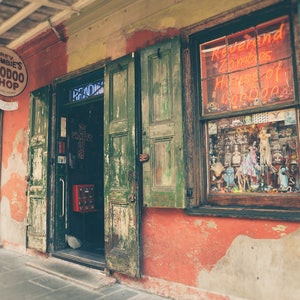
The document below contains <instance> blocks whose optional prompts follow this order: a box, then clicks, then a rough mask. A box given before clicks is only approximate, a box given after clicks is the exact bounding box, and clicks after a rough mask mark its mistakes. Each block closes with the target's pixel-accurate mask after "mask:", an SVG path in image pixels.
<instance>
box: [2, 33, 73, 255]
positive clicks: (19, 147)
mask: <svg viewBox="0 0 300 300" xmlns="http://www.w3.org/2000/svg"><path fill="white" fill-rule="evenodd" d="M60 30H63V28H60ZM65 46H66V45H65V44H64V43H62V42H60V41H59V40H58V39H57V37H56V36H55V34H54V33H53V32H52V31H48V32H45V33H43V34H42V36H41V37H38V38H36V39H35V40H34V41H30V43H29V44H25V45H23V46H22V47H21V48H20V49H17V50H16V52H17V53H18V55H19V56H20V57H21V58H22V59H23V61H24V63H25V65H26V68H27V71H28V83H27V86H26V89H25V90H24V92H23V93H22V94H20V95H18V96H16V97H14V99H13V101H16V102H18V109H17V110H15V111H5V112H4V116H3V138H2V165H1V166H2V169H1V199H0V224H1V225H0V230H1V232H0V242H1V243H2V244H3V245H4V246H6V247H13V248H21V249H25V247H26V216H27V198H26V188H27V182H26V180H25V176H26V175H27V174H28V170H27V168H28V126H29V103H30V100H29V99H30V92H31V91H33V90H35V89H37V88H40V87H42V86H45V85H48V84H50V82H51V81H52V80H53V79H54V78H55V77H58V76H60V75H62V74H65V73H66V61H67V59H66V49H65ZM3 100H7V101H12V99H3Z"/></svg>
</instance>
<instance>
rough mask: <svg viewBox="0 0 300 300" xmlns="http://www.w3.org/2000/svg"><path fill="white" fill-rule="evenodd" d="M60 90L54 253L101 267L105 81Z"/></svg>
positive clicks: (102, 260) (102, 248) (102, 252)
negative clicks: (62, 100) (61, 101)
mask: <svg viewBox="0 0 300 300" xmlns="http://www.w3.org/2000/svg"><path fill="white" fill-rule="evenodd" d="M77 84H79V85H77ZM62 91H64V92H65V93H63V94H62V95H63V96H64V97H63V98H64V99H67V101H66V100H65V101H64V103H62V104H61V106H60V109H59V111H60V119H59V123H60V124H59V127H60V128H59V129H60V130H59V137H58V145H57V148H58V154H57V157H58V168H57V172H56V174H57V176H56V178H57V187H58V188H57V200H56V223H57V226H56V228H55V232H56V234H55V236H56V239H55V241H56V242H55V245H54V256H56V257H60V258H64V259H67V260H71V261H74V262H78V263H82V264H85V265H89V266H95V267H104V190H103V186H104V184H103V181H104V178H103V176H104V167H103V118H104V116H103V108H104V104H103V80H102V81H99V80H98V81H96V82H88V83H84V84H82V82H81V83H79V82H78V83H77V82H76V85H75V87H74V86H71V87H68V88H67V89H66V88H65V87H63V89H62ZM59 98H60V97H58V99H59Z"/></svg>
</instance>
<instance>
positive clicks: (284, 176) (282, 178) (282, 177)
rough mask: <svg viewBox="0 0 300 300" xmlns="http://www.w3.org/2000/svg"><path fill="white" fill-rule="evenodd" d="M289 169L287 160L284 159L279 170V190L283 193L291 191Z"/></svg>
mask: <svg viewBox="0 0 300 300" xmlns="http://www.w3.org/2000/svg"><path fill="white" fill-rule="evenodd" d="M288 172H289V168H288V166H287V165H286V160H285V159H284V158H283V159H282V164H281V166H280V168H279V186H280V187H279V189H280V190H281V191H287V190H288V189H289V177H288Z"/></svg>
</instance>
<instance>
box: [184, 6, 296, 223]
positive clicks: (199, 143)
mask: <svg viewBox="0 0 300 300" xmlns="http://www.w3.org/2000/svg"><path fill="white" fill-rule="evenodd" d="M266 2H268V1H266ZM278 2H279V3H278V4H275V5H269V6H268V5H266V4H265V6H264V7H259V6H258V8H261V9H260V10H257V8H256V7H255V6H256V5H255V3H253V4H252V5H248V6H244V7H241V8H240V10H239V12H238V11H237V10H233V11H230V12H229V13H228V15H229V17H227V18H226V16H225V14H224V15H223V16H219V17H220V20H219V21H218V20H217V18H214V19H213V20H211V22H209V21H206V22H204V23H202V24H200V25H197V26H193V27H192V28H187V29H185V31H184V32H183V37H184V38H185V40H186V42H187V45H188V46H187V47H186V49H185V50H184V51H183V61H184V63H185V72H186V74H185V75H184V85H185V129H186V145H187V146H186V147H187V154H188V155H187V160H186V163H187V166H186V170H187V193H186V196H187V200H188V201H187V204H188V205H187V208H186V210H185V211H186V213H187V214H190V215H205V216H220V217H241V218H256V219H282V220H295V221H300V200H299V199H300V193H295V194H293V195H292V194H287V193H282V194H281V193H280V194H276V195H271V196H270V194H263V195H257V194H254V193H253V194H241V195H238V196H235V197H232V196H233V195H232V194H230V193H228V194H218V195H214V197H211V195H210V194H209V192H208V186H207V175H206V174H207V170H208V166H207V161H206V159H205V158H206V157H207V152H208V149H207V148H206V146H205V145H204V144H203V141H205V140H207V136H206V133H205V132H206V131H205V124H207V122H208V120H212V119H214V118H216V115H212V116H206V117H204V118H203V117H202V116H201V102H200V101H201V100H198V99H201V88H200V84H199V83H200V80H201V78H200V67H198V66H199V43H200V41H201V42H204V41H210V40H213V39H214V38H211V35H212V33H213V34H216V32H218V31H222V32H223V33H224V34H228V33H229V32H230V31H229V28H235V29H236V30H234V32H238V31H240V30H243V29H247V28H249V27H251V26H253V25H256V24H260V23H263V22H265V21H269V20H273V19H276V18H277V17H281V16H283V15H288V16H289V20H290V31H291V32H290V34H291V41H292V45H291V46H292V52H293V53H292V59H293V73H294V85H295V87H294V90H295V91H294V92H295V103H293V104H291V103H288V104H283V105H281V106H277V107H276V106H274V107H272V106H270V107H268V108H267V109H258V110H256V111H258V112H259V111H271V110H277V109H280V108H288V107H293V108H295V109H296V110H297V111H298V113H297V120H298V145H299V126H300V123H299V91H298V87H297V82H298V81H297V77H298V78H299V65H300V64H299V62H300V59H299V53H298V52H299V48H298V49H295V48H296V47H295V45H296V44H297V40H299V33H297V28H296V27H297V26H294V23H295V22H298V20H297V17H295V16H296V13H295V12H296V9H295V4H293V3H287V2H285V3H283V2H281V1H278ZM267 4H268V3H267ZM269 4H271V1H269ZM243 14H247V15H246V16H245V15H243ZM252 20H259V21H253V22H252ZM222 21H223V23H222ZM210 23H211V24H212V26H208V25H209V24H210ZM207 28H208V29H207ZM218 35H219V33H218ZM215 36H216V35H215ZM215 36H213V37H215ZM219 36H222V35H219ZM297 50H298V52H296V51H297ZM297 65H298V69H297ZM297 72H298V74H297ZM254 111H255V110H254ZM235 115H237V116H238V115H241V112H237V113H236V112H234V113H229V114H226V113H225V114H224V117H228V116H235ZM298 162H299V146H298ZM298 170H299V166H298ZM298 172H299V171H298ZM258 196H259V198H260V200H261V201H262V202H263V204H262V203H261V202H260V203H258V205H257V202H256V203H255V201H252V200H253V199H257V197H258ZM274 200H275V201H276V200H279V202H278V201H277V203H279V205H276V206H275V205H274V204H273V203H274Z"/></svg>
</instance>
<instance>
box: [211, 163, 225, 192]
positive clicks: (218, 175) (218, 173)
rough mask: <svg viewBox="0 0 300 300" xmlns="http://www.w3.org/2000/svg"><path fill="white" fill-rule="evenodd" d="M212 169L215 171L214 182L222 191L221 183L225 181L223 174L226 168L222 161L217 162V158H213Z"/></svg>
mask: <svg viewBox="0 0 300 300" xmlns="http://www.w3.org/2000/svg"><path fill="white" fill-rule="evenodd" d="M210 169H211V170H212V172H213V174H212V184H216V185H217V189H218V190H219V191H220V190H221V185H222V183H223V181H224V179H223V176H222V175H223V173H224V171H225V168H224V166H223V165H222V164H221V163H220V162H215V160H213V164H212V165H211V167H210Z"/></svg>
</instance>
